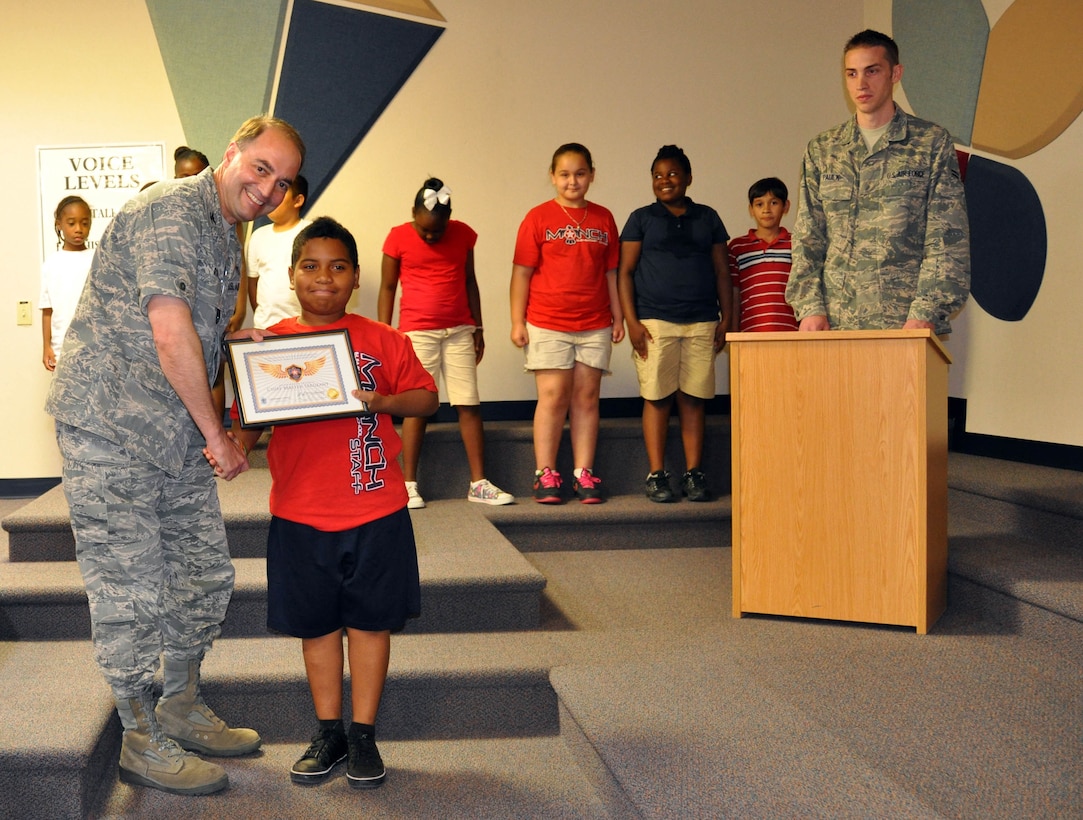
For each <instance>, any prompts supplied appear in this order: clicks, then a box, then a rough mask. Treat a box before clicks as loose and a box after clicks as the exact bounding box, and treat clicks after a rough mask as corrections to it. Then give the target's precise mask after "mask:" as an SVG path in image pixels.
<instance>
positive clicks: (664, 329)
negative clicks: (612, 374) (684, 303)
mask: <svg viewBox="0 0 1083 820" xmlns="http://www.w3.org/2000/svg"><path fill="white" fill-rule="evenodd" d="M643 325H644V327H646V328H647V330H649V331H650V334H651V336H653V337H654V340H653V341H649V342H647V358H646V359H645V360H644V359H641V358H640V357H639V354H638V353H636V352H635V348H632V361H633V362H635V366H636V376H637V377H638V379H639V393H640V395H641V396H643V398H645V399H647V400H648V401H659V400H660V399H664V398H666V397H667V396H671V395H673V394H674V393H676V392H677V390H678V389H679V390H680V391H681V392H682V393H684V394H686V395H688V396H694V397H695V398H699V399H713V398H714V379H715V374H714V360H715V356H716V354H715V350H714V331H715V328H716V327H718V322H693V323H691V324H675V323H673V322H665V321H662V320H661V319H644V320H643Z"/></svg>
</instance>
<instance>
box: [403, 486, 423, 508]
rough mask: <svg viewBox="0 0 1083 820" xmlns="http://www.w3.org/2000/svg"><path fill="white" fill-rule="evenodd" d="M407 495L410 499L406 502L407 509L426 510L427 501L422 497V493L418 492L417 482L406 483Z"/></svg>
mask: <svg viewBox="0 0 1083 820" xmlns="http://www.w3.org/2000/svg"><path fill="white" fill-rule="evenodd" d="M406 495H408V496H409V498H408V499H407V501H406V509H408V510H422V509H424V508H425V499H424V498H422V497H421V493H419V492H418V491H417V482H416V481H407V482H406Z"/></svg>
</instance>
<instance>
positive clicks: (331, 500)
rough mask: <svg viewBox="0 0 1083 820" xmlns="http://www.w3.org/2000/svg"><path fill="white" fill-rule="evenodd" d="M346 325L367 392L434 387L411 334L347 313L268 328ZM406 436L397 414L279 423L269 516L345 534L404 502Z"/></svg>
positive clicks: (282, 331)
mask: <svg viewBox="0 0 1083 820" xmlns="http://www.w3.org/2000/svg"><path fill="white" fill-rule="evenodd" d="M339 328H346V329H347V330H348V331H349V334H350V344H351V345H352V346H353V349H354V361H355V364H356V365H357V369H358V373H359V375H360V378H361V388H362V389H363V390H373V391H375V392H377V393H380V394H381V395H385V396H386V395H394V394H396V393H402V392H404V391H406V390H413V389H416V388H423V389H425V390H431V391H432V392H433V393H435V392H436V383H435V382H433V380H432V376H430V375H429V374H428V373H427V372H426V371H425V368H423V367H422V366H421V363H420V362H419V361H418V360H417V356H416V355H414V348H413V346H412V345H411V344H410V340H409V339H408V338H407V337H406V335H405V334H403V333H400V332H399V331H397V330H394V329H392V328H390V327H388V326H387V325H385V324H381V323H380V322H376V321H373V320H372V319H367V318H365V317H364V316H358V315H357V314H354V313H347V314H346V315H345V316H343V317H342V318H341V319H339V320H338V321H337V322H334V323H332V324H329V325H323V326H321V327H309V326H308V325H302V324H301V323H300V321H299V320H298V319H297V318H296V317H294V318H291V319H283V320H282V321H281V322H279V323H278V324H276V325H274V326H273V327H271V328H269V330H271V331H272V332H273V333H276V334H278V335H280V336H283V335H290V334H295V333H313V332H318V331H328V330H338V329H339ZM401 450H402V441H401V439H400V438H399V436H398V433H396V432H395V427H394V425H393V424H392V421H391V416H389V415H387V414H386V413H366V414H364V415H361V416H357V417H348V418H338V419H327V420H325V421H308V422H301V423H298V424H280V425H278V426H276V427H275V428H274V432H273V433H272V434H271V441H270V444H269V445H268V446H267V464H268V466H269V467H270V468H271V499H270V506H271V514H272V515H275V516H278V517H279V518H285V519H287V520H289V521H295V522H297V523H299V524H307V525H308V526H310V527H315V528H316V529H318V530H323V531H324V532H341V531H343V530H348V529H352V528H354V527H359V526H361V525H362V524H367V523H368V522H370V521H375V520H376V519H378V518H383V517H385V516H387V515H390V514H391V513H393V512H397V511H398V510H401V509H402V508H403V507H405V506H406V485H405V484H404V483H403V478H402V469H401V468H400V467H399V461H398V455H399V452H400V451H401Z"/></svg>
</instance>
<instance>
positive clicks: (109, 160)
mask: <svg viewBox="0 0 1083 820" xmlns="http://www.w3.org/2000/svg"><path fill="white" fill-rule="evenodd" d="M169 176H172V173H170V174H169ZM165 177H166V169H165V143H162V142H152V143H132V144H111V145H68V146H56V147H41V146H39V147H38V209H39V212H40V214H41V258H42V260H44V259H45V258H46V257H48V256H52V255H53V254H54V253H56V252H57V250H59V249H60V243H59V241H58V240H57V236H56V231H55V230H53V224H54V219H53V213H54V212H55V211H56V206H57V205H58V204H59V203H60V201H61V200H62V199H64V197H67V196H80V197H82V198H83V199H84V200H86V203H87V204H88V205H89V206H90V217H91V224H90V238H89V240H88V242H87V246H88V247H89V248H91V249H92V250H93V249H94V248H96V247H98V241H99V240H100V239H101V235H102V233H103V232H104V231H105V229H106V227H108V225H109V222H110V221H111V220H112V219H113V216H114V215H115V214H116V213H117V211H119V210H120V209H121V208H122V207H124V203H125V202H127V201H128V200H129V199H130V198H131V197H132V195H134V194H136V193H138V192H139V191H140V190H141V189H142V188H143V187H144V186H146V185H147V183H150V182H157V181H158V180H160V179H165Z"/></svg>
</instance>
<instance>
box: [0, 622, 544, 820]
mask: <svg viewBox="0 0 1083 820" xmlns="http://www.w3.org/2000/svg"><path fill="white" fill-rule="evenodd" d="M412 641H413V638H412V637H411V636H402V637H398V638H394V639H393V648H392V661H391V668H390V670H389V673H388V679H387V685H386V687H385V690H384V697H383V700H382V702H381V705H380V720H379V727H380V728H379V731H380V737H381V738H382V739H384V740H388V741H407V740H438V739H440V740H450V739H464V738H471V739H478V738H495V737H499V738H514V737H521V738H532V737H555V736H556V735H557V734H558V732H559V720H558V716H557V702H556V696H555V695H554V693H553V690H552V688H551V686H550V685H549V680H548V668H547V667H542V666H539V665H529V664H523V663H522V662H521V661H520V660H518V659H516V662H515V663H502V662H501V661H500V660H498V659H492V658H491V659H479V658H477V657H474V658H470V659H466V660H461V659H458V658H456V657H454V656H452V655H450V654H448V653H446V652H441V651H438V650H434V645H433V644H432V643H429V642H421V643H417V642H412ZM91 654H92V652H91V648H90V645H89V644H88V643H84V642H76V643H65V644H57V643H51V644H50V643H33V642H19V643H6V644H0V657H2V658H3V661H4V662H3V663H2V664H0V687H2V691H4V692H6V693H7V695H6V697H7V700H8V702H7V704H6V705H5V726H4V731H3V732H2V733H0V785H2V786H3V788H2V789H0V794H2V795H3V797H0V816H5V817H7V816H11V817H15V816H19V817H51V818H53V817H72V818H75V817H85V816H87V815H88V811H89V807H90V806H91V805H92V804H93V803H94V802H95V801H96V799H97V798H96V797H95V795H96V793H97V791H98V789H99V787H103V788H106V789H108V790H111V789H112V788H113V787H114V785H115V777H116V774H115V772H116V769H115V765H116V760H117V755H118V753H119V745H120V724H119V721H118V720H117V718H116V716H115V711H114V708H113V702H112V698H111V697H110V695H109V692H108V689H107V687H106V685H105V682H104V681H103V680H102V677H101V674H100V673H99V671H98V669H97V667H96V666H95V665H94V662H93V660H92V658H91ZM30 682H33V683H30ZM202 690H203V693H204V695H205V696H206V699H207V700H208V702H209V703H211V704H212V706H213V707H214V709H215V710H216V711H217V712H218V714H219V715H220V716H221V717H223V718H224V719H226V720H227V721H229V722H231V723H233V724H234V725H247V726H253V727H255V728H256V729H257V730H258V731H259V732H260V734H261V736H262V737H263V738H264V740H265V741H266V742H267V743H286V744H289V745H290V747H291V749H293V753H294V754H296V752H297V750H299V749H301V748H303V746H304V744H305V742H306V741H307V740H308V739H309V737H310V736H311V734H312V731H313V726H314V723H315V717H314V714H313V711H312V705H311V697H310V695H309V692H308V686H307V682H306V680H305V675H304V664H303V661H302V657H301V645H300V641H298V640H296V639H293V638H285V637H274V638H260V639H238V640H220V641H218V642H217V643H216V644H215V647H214V649H213V651H212V652H211V653H210V654H209V655H208V656H207V659H206V661H205V662H204V665H203V686H202ZM347 691H348V690H347ZM346 702H347V703H348V702H349V701H348V698H347V700H346ZM61 715H62V716H63V717H62V718H61V717H60V716H61ZM259 757H260V756H259V755H255V756H252V757H250V758H249V759H257V758H259ZM232 765H233V761H230V762H228V763H227V766H232ZM278 777H280V778H281V777H284V773H283V772H279V773H278ZM139 791H142V790H139ZM177 799H178V798H173V800H174V801H176V800H177ZM264 805H265V804H264ZM18 806H22V807H23V809H22V810H20V809H19V808H17V807H18Z"/></svg>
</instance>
